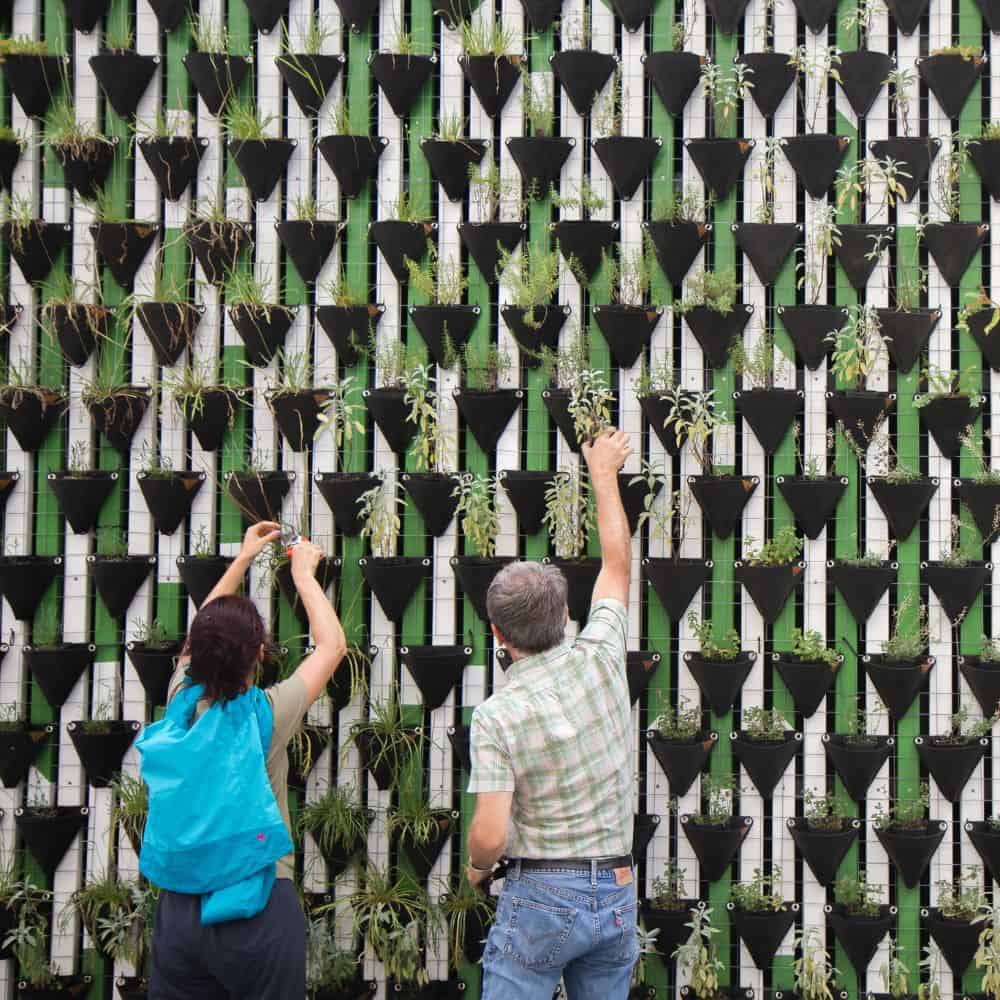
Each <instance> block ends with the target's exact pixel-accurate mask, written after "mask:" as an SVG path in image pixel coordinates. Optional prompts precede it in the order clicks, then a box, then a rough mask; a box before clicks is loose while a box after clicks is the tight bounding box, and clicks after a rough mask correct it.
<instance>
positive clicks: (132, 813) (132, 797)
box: [108, 771, 149, 854]
mask: <svg viewBox="0 0 1000 1000" xmlns="http://www.w3.org/2000/svg"><path fill="white" fill-rule="evenodd" d="M108 787H109V788H110V789H111V790H112V791H113V792H114V803H115V805H114V810H113V812H112V822H113V823H114V824H115V825H116V826H120V827H121V829H122V831H123V832H124V834H125V836H126V837H128V839H129V843H130V844H131V845H132V847H133V848H134V850H135V852H136V854H138V853H139V851H140V850H141V849H142V835H143V833H144V832H145V830H146V817H147V816H148V815H149V790H148V789H147V788H146V782H144V781H143V780H142V779H141V778H137V777H135V776H134V775H131V774H128V773H127V772H125V771H122V772H120V773H119V774H116V775H115V777H114V778H112V780H111V784H110V785H108Z"/></svg>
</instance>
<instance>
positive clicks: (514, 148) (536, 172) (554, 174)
mask: <svg viewBox="0 0 1000 1000" xmlns="http://www.w3.org/2000/svg"><path fill="white" fill-rule="evenodd" d="M575 144H576V140H575V139H572V138H570V139H563V138H561V137H557V136H545V135H535V136H519V137H517V138H510V139H508V140H507V149H508V151H509V152H510V155H511V157H512V158H513V160H514V165H515V166H516V167H517V169H518V171H519V172H520V174H521V180H522V181H523V183H524V188H525V193H526V194H527V195H528V196H529V197H530V198H544V197H545V196H546V195H547V194H548V193H549V188H550V187H551V186H552V185H553V184H558V183H559V176H560V174H561V173H562V168H563V164H564V163H565V162H566V160H567V159H568V158H569V154H570V153H571V152H572V151H573V146H574V145H575Z"/></svg>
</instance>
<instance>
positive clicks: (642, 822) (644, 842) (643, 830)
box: [632, 813, 660, 864]
mask: <svg viewBox="0 0 1000 1000" xmlns="http://www.w3.org/2000/svg"><path fill="white" fill-rule="evenodd" d="M659 825H660V817H659V816H657V815H656V814H655V813H636V814H635V815H634V816H633V817H632V857H633V858H634V859H635V863H636V864H642V862H643V861H645V860H646V851H647V850H648V848H649V842H650V841H651V840H652V839H653V834H654V833H656V828H657V827H658V826H659Z"/></svg>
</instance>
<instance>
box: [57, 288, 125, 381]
mask: <svg viewBox="0 0 1000 1000" xmlns="http://www.w3.org/2000/svg"><path fill="white" fill-rule="evenodd" d="M45 316H46V318H47V319H48V320H49V321H50V322H51V324H52V331H53V333H54V334H55V338H56V341H57V343H58V344H59V350H60V351H61V352H62V356H63V358H64V359H65V360H66V363H67V364H70V365H72V366H73V367H74V368H80V367H82V366H83V365H85V364H86V363H87V362H88V361H89V360H90V356H91V354H93V353H94V348H95V347H97V341H98V340H106V339H107V338H108V335H109V333H110V331H111V320H112V317H113V316H114V311H113V310H112V309H111V308H110V307H109V306H98V305H84V304H83V303H80V302H52V303H49V304H48V305H46V306H45Z"/></svg>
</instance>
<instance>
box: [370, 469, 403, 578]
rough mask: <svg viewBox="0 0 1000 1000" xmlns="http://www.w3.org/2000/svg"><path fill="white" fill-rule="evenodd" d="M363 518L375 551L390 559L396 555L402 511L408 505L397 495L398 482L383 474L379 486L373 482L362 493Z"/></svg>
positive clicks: (381, 557)
mask: <svg viewBox="0 0 1000 1000" xmlns="http://www.w3.org/2000/svg"><path fill="white" fill-rule="evenodd" d="M358 506H359V507H360V516H361V520H362V525H361V537H362V538H368V539H370V544H371V549H372V555H373V556H375V557H376V558H379V559H388V558H390V557H391V556H393V555H395V552H396V542H397V541H398V539H399V529H400V519H399V511H400V509H401V508H403V507H405V506H406V503H405V501H404V500H403V499H402V498H401V497H399V496H397V495H396V487H395V483H394V482H393V481H391V480H390V477H388V476H383V477H382V480H381V482H380V483H379V484H378V486H373V487H372V488H371V489H370V490H366V491H365V492H364V493H362V494H361V496H359V497H358Z"/></svg>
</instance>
